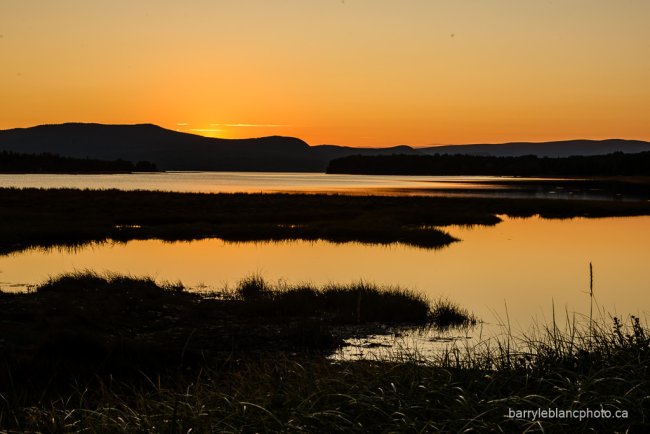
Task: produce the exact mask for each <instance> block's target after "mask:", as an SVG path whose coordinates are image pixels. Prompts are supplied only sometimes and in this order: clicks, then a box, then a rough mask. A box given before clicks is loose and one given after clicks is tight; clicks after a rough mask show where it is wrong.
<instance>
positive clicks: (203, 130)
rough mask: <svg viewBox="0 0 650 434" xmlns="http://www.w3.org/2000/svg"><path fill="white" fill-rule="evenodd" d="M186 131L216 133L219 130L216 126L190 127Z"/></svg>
mask: <svg viewBox="0 0 650 434" xmlns="http://www.w3.org/2000/svg"><path fill="white" fill-rule="evenodd" d="M188 131H197V132H199V133H218V132H219V131H223V130H220V129H218V128H190V129H189V130H188Z"/></svg>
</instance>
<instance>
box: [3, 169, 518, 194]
mask: <svg viewBox="0 0 650 434" xmlns="http://www.w3.org/2000/svg"><path fill="white" fill-rule="evenodd" d="M494 179H511V178H496V177H485V176H447V177H444V176H388V175H387V176H380V175H377V176H374V175H327V174H324V173H286V172H280V173H276V172H158V173H134V174H115V175H58V174H26V175H14V174H11V175H8V174H4V175H3V174H0V186H2V187H20V188H24V187H36V188H90V189H108V188H117V189H120V190H162V191H175V192H199V193H222V192H223V193H233V192H246V193H251V192H254V193H259V192H276V191H354V190H359V191H361V192H363V191H365V190H367V189H393V188H394V189H403V188H412V189H431V188H450V189H453V188H468V187H472V188H474V187H475V188H485V186H484V185H482V184H478V182H481V181H490V180H494Z"/></svg>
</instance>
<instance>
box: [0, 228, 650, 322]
mask: <svg viewBox="0 0 650 434" xmlns="http://www.w3.org/2000/svg"><path fill="white" fill-rule="evenodd" d="M445 230H447V231H449V232H450V233H451V234H452V235H454V236H456V237H458V238H460V239H461V240H462V241H461V242H457V243H453V244H451V245H450V246H448V247H445V248H442V249H439V250H427V249H420V248H413V247H407V246H403V245H388V246H377V245H366V244H359V243H346V244H335V243H329V242H311V241H287V242H274V243H262V242H257V243H255V242H242V243H227V242H224V241H222V240H219V239H206V240H199V241H191V242H173V243H170V242H163V241H159V240H146V241H130V242H128V243H112V244H111V243H107V244H94V245H89V246H86V247H82V248H78V247H77V248H74V249H65V248H64V249H50V250H47V251H43V250H28V251H24V252H18V253H14V254H11V255H6V256H0V282H4V283H0V287H1V288H2V289H3V290H4V291H15V290H17V289H21V288H20V287H12V286H11V285H12V284H18V283H21V284H30V285H33V284H36V283H38V282H41V281H43V280H45V279H47V277H48V276H51V275H56V274H59V273H63V272H70V271H74V270H85V269H92V270H96V271H99V272H101V271H111V272H117V273H126V274H132V275H136V276H141V275H149V276H153V277H154V278H156V279H158V280H159V281H164V280H166V281H172V282H173V281H178V280H180V281H182V282H183V283H185V284H186V285H187V286H190V287H193V288H199V287H201V288H204V289H220V288H222V287H224V286H226V285H228V286H230V287H232V286H233V285H235V284H236V283H237V281H238V280H239V279H241V278H242V277H244V276H247V275H249V274H251V273H256V272H259V273H261V274H262V275H263V276H264V277H265V278H267V279H268V280H270V281H272V282H276V281H278V280H282V281H286V282H287V283H299V282H312V283H314V284H317V285H324V284H327V283H331V282H334V283H348V282H353V281H359V280H364V281H369V282H375V283H378V284H383V285H393V286H397V285H399V286H402V287H405V288H410V289H414V290H416V291H420V292H424V293H425V294H426V295H427V296H429V297H430V298H432V299H436V298H438V297H446V298H448V299H449V300H451V301H453V302H455V303H458V304H459V305H460V306H462V307H464V308H467V309H468V310H469V311H470V312H473V313H474V314H475V315H476V316H477V317H479V318H480V319H482V320H483V321H485V322H486V323H488V324H499V323H501V324H509V325H510V326H511V328H512V330H513V331H515V330H526V329H527V328H528V327H529V326H530V325H531V324H533V323H534V322H537V323H540V324H546V323H548V321H549V320H550V319H551V316H552V309H553V307H554V309H555V314H556V316H557V317H558V318H559V319H561V320H562V321H563V320H564V319H565V317H567V316H571V315H572V314H573V312H578V313H579V314H586V313H587V312H588V308H589V297H588V296H587V294H586V291H587V290H588V282H589V271H588V270H589V262H592V263H593V265H594V292H595V296H596V302H597V303H598V306H599V307H600V308H603V309H605V310H607V312H609V313H612V314H615V313H617V314H623V315H625V314H635V315H639V316H640V317H641V318H645V317H646V313H647V312H650V299H648V295H647V294H649V293H650V276H649V275H648V266H647V264H649V263H650V249H648V245H650V217H625V218H602V219H584V218H576V219H570V220H545V219H541V218H529V219H510V218H505V219H504V221H503V222H502V223H499V224H497V225H495V226H490V227H484V226H473V227H471V228H469V227H459V226H449V227H445Z"/></svg>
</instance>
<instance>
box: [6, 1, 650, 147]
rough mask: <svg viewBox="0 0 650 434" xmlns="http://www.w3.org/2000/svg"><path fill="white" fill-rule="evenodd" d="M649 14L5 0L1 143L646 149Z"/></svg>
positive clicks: (545, 6) (542, 7) (419, 4)
mask: <svg viewBox="0 0 650 434" xmlns="http://www.w3.org/2000/svg"><path fill="white" fill-rule="evenodd" d="M648 22H650V1H647V0H616V1H612V0H563V1H560V0H555V1H543V0H538V1H522V0H491V1H477V0H473V1H470V0H408V1H397V0H344V1H342V0H309V1H305V0H193V1H181V0H133V1H127V0H112V1H107V0H100V1H85V0H57V1H50V0H40V1H39V0H29V1H27V0H1V1H0V62H1V63H0V101H2V103H1V104H0V129H4V128H13V127H24V126H31V125H36V124H42V123H60V122H69V121H78V122H102V123H142V122H151V123H155V124H158V125H161V126H163V127H167V128H172V129H178V130H181V131H188V132H194V133H197V134H203V135H210V136H216V137H256V136H262V135H271V134H280V135H292V136H297V137H301V138H303V139H304V140H306V141H307V142H308V143H310V144H312V145H316V144H322V143H334V144H346V145H352V146H387V145H395V144H411V145H416V146H417V145H426V144H433V143H472V142H503V141H514V140H531V141H542V140H552V139H570V138H594V139H600V138H610V137H620V138H630V139H632V138H636V139H643V140H650V25H648Z"/></svg>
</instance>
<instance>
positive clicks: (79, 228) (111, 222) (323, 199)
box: [0, 188, 650, 253]
mask: <svg viewBox="0 0 650 434" xmlns="http://www.w3.org/2000/svg"><path fill="white" fill-rule="evenodd" d="M0 203H2V207H0V221H2V223H3V224H2V225H0V253H8V252H12V251H18V250H21V249H25V248H28V247H34V246H40V247H48V246H52V245H75V244H81V243H86V242H91V241H104V240H107V239H115V240H123V241H126V240H131V239H150V238H159V239H165V240H188V239H197V238H206V237H219V238H223V239H225V240H230V241H253V240H295V239H300V240H318V239H322V240H328V241H334V242H349V241H357V242H364V243H383V244H386V243H394V242H400V243H404V244H408V245H413V246H418V247H426V248H436V247H442V246H445V245H447V244H449V243H451V242H454V241H455V239H454V238H453V237H452V236H450V235H449V234H447V233H446V232H444V231H443V230H441V229H440V227H441V226H445V225H450V224H461V225H471V224H484V225H488V224H496V223H498V222H499V221H500V219H499V217H497V215H502V214H507V215H510V216H516V217H527V216H532V215H535V214H539V215H541V216H543V217H551V218H568V217H577V216H590V217H604V216H628V215H649V214H650V202H648V201H638V202H633V201H630V202H617V201H589V200H573V201H571V200H568V201H566V200H543V199H498V198H489V199H486V198H440V197H386V196H337V195H322V194H321V195H315V194H314V195H309V194H195V193H163V192H155V191H118V190H102V191H96V190H95V191H91V190H72V189H53V190H40V189H14V188H0Z"/></svg>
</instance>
